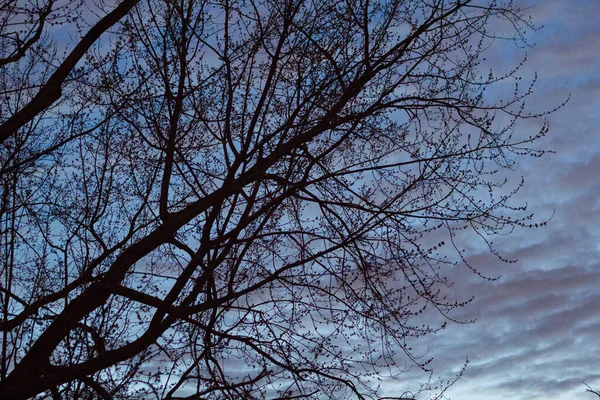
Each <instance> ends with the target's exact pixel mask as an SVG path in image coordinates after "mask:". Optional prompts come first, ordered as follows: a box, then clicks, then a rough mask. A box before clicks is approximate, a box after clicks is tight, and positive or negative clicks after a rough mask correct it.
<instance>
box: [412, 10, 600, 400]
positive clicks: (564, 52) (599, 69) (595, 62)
mask: <svg viewBox="0 0 600 400" xmlns="http://www.w3.org/2000/svg"><path fill="white" fill-rule="evenodd" d="M517 3H519V4H527V5H531V8H530V9H529V10H528V13H529V14H531V16H532V17H533V20H534V22H535V23H536V24H538V25H543V26H544V27H543V29H541V30H539V31H536V32H531V33H530V34H529V38H530V39H531V42H533V43H535V44H536V45H535V47H533V48H531V49H525V50H523V52H521V53H519V52H515V51H514V48H512V49H510V50H509V46H504V45H503V44H501V43H499V44H498V46H496V47H495V49H494V51H495V53H493V54H492V55H491V59H490V63H491V64H492V65H496V67H499V68H502V66H503V63H504V62H507V65H508V64H511V63H514V62H515V61H518V58H519V57H522V56H523V55H524V54H525V52H527V59H528V61H527V63H526V64H525V66H524V67H523V69H522V70H521V71H520V73H519V74H520V75H521V76H523V79H524V80H526V79H532V78H533V76H534V73H535V72H537V73H538V77H539V78H538V83H537V85H536V88H535V93H534V95H533V96H532V97H531V98H530V99H529V101H528V107H530V108H532V109H533V110H537V111H539V110H543V109H550V108H554V107H555V106H557V105H558V104H560V103H561V102H563V101H564V100H565V99H566V98H568V97H569V95H570V100H569V102H568V104H567V105H566V106H565V107H564V108H562V109H560V110H558V111H557V112H555V113H554V114H552V115H550V116H549V117H548V120H549V121H550V133H549V134H548V135H547V136H546V137H545V138H544V139H543V140H541V141H540V142H539V146H540V147H542V148H546V149H551V150H554V151H556V153H555V154H548V155H546V156H544V157H542V158H539V159H538V158H533V159H522V160H521V161H520V164H519V170H518V171H517V172H516V173H517V174H521V175H523V176H524V178H525V180H526V187H525V188H524V189H523V191H522V192H520V193H519V198H520V199H521V200H523V201H526V202H528V204H529V206H530V209H531V210H532V211H534V212H535V213H536V215H537V216H538V217H539V218H540V219H545V218H548V217H550V216H552V215H553V217H552V220H551V221H550V222H549V224H548V225H547V226H546V227H544V228H542V229H537V230H536V229H533V230H529V229H523V230H519V231H516V232H514V233H513V234H512V235H510V236H506V237H500V238H496V239H495V243H496V244H497V245H498V248H499V249H501V250H502V252H503V255H505V256H507V257H508V258H512V259H518V260H519V262H518V263H515V264H509V265H506V264H502V263H500V262H499V261H498V260H497V259H495V258H494V257H493V256H491V255H489V254H487V253H485V252H483V251H482V253H481V254H478V253H477V252H476V251H475V252H472V254H471V255H470V260H471V261H472V262H473V263H474V264H477V267H478V268H481V270H482V271H483V272H484V273H487V274H489V275H491V276H496V275H498V274H501V275H502V277H501V278H500V279H499V280H497V281H495V282H487V281H484V280H482V279H480V278H478V277H476V276H474V275H472V274H470V275H469V274H466V273H462V272H460V271H457V275H456V276H455V281H456V282H457V285H456V286H455V290H457V291H464V294H465V296H468V295H470V294H472V295H474V296H475V297H476V298H475V301H474V302H473V303H471V304H470V305H468V306H467V307H466V308H464V309H462V310H460V314H458V313H457V314H455V315H454V316H455V317H456V318H463V319H470V318H476V319H477V321H476V323H474V324H468V325H451V326H449V327H448V328H447V329H446V330H445V331H443V332H441V333H440V334H438V335H432V336H430V337H427V338H424V339H423V341H422V342H421V343H420V344H421V346H422V350H423V351H424V352H425V351H426V352H427V355H428V356H433V357H435V363H434V365H435V367H436V369H435V371H434V372H435V375H434V378H435V377H437V376H441V377H442V378H452V373H453V371H454V372H456V371H458V370H459V369H460V367H461V366H462V364H463V363H464V361H465V359H466V357H467V356H468V359H469V365H468V367H467V369H466V371H465V374H464V376H463V378H462V379H460V380H459V381H458V382H457V383H456V384H455V385H454V386H453V387H452V388H450V390H448V391H447V393H446V396H447V397H449V398H451V399H455V400H456V399H458V400H469V399H470V400H495V399H511V400H525V399H527V400H538V399H539V400H541V399H549V398H551V399H553V400H567V399H588V398H589V399H590V400H592V399H594V398H596V397H595V396H594V395H592V394H590V393H586V392H585V389H586V388H585V386H584V385H583V384H582V381H585V382H586V383H588V384H589V385H590V386H592V387H596V388H600V368H598V367H599V366H600V227H599V222H600V178H599V173H600V1H597V0H587V1H586V0H538V1H537V2H527V3H526V2H524V1H520V2H517ZM531 123H534V124H535V123H536V122H531ZM419 376H420V377H421V378H420V379H421V380H422V375H420V373H419V372H418V371H416V370H414V369H413V370H411V371H410V372H408V373H407V374H406V375H405V378H404V379H405V382H410V381H411V379H413V378H415V379H418V378H417V377H419ZM419 398H421V397H419ZM423 398H425V397H423Z"/></svg>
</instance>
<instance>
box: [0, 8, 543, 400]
mask: <svg viewBox="0 0 600 400" xmlns="http://www.w3.org/2000/svg"><path fill="white" fill-rule="evenodd" d="M37 4H38V3H36V5H35V6H33V5H30V6H20V5H19V3H18V2H8V3H7V5H4V6H1V8H0V14H1V16H2V22H1V24H2V25H0V29H1V30H2V36H1V38H0V44H1V45H0V68H1V79H0V92H1V93H2V98H1V99H0V102H1V110H2V112H1V115H0V142H1V150H0V180H1V183H2V186H1V187H2V191H1V195H2V196H1V198H0V202H1V204H0V226H1V228H0V229H1V237H0V241H1V243H0V244H1V246H2V251H1V257H2V259H1V263H2V264H1V268H2V269H1V276H2V286H1V292H2V293H1V294H2V301H1V305H0V307H1V313H2V317H1V321H0V330H1V331H2V333H3V336H2V357H1V371H0V373H1V382H0V396H3V397H2V398H10V399H23V398H29V397H33V396H36V395H39V396H41V397H44V396H45V397H48V396H50V397H53V398H57V399H58V398H92V397H94V398H105V399H110V398H128V397H131V396H133V397H134V398H167V399H175V398H234V399H239V398H263V397H270V398H281V399H292V398H310V397H315V398H316V397H318V396H323V395H328V396H331V397H333V398H343V397H351V398H355V397H365V398H367V397H376V396H377V395H378V390H379V387H378V379H379V378H380V377H381V376H387V377H390V376H392V377H398V376H400V375H401V373H402V371H403V368H404V364H403V363H404V362H405V361H406V360H409V362H411V363H415V364H416V365H418V366H420V367H422V368H423V369H428V368H429V365H430V362H431V360H429V359H423V358H421V357H419V356H418V355H417V354H415V353H414V352H413V351H412V349H411V342H412V341H413V340H414V339H416V338H418V337H420V336H423V335H426V334H428V333H431V332H434V331H437V330H439V329H442V328H443V327H444V326H445V322H443V321H444V319H443V318H441V320H442V321H440V324H439V325H437V326H429V325H422V322H420V320H419V315H421V314H422V313H423V312H424V311H425V310H426V309H431V308H433V309H436V310H437V311H439V313H441V315H442V316H446V317H448V313H449V312H450V311H452V310H453V309H455V308H457V307H461V306H463V305H464V304H465V303H466V302H468V301H470V299H468V298H467V299H461V298H460V296H457V297H456V298H449V297H446V294H447V293H448V292H449V291H448V290H446V288H448V287H450V286H451V285H452V282H450V281H449V279H448V278H447V276H446V275H447V274H446V272H447V269H448V268H447V267H451V266H454V265H463V266H465V267H467V268H471V269H472V270H473V272H475V273H478V274H479V272H478V271H477V270H476V269H475V266H472V265H470V264H469V263H468V262H467V260H466V259H464V253H463V251H462V247H461V240H463V236H464V235H462V233H461V232H462V231H463V230H467V231H470V232H471V233H473V234H475V235H478V237H480V238H481V239H482V240H483V241H484V243H486V244H487V245H488V246H489V248H490V251H492V252H493V253H494V254H496V255H497V256H498V258H499V260H503V261H507V262H508V260H504V259H503V258H502V256H501V255H500V254H499V253H498V252H497V251H496V249H495V248H494V247H493V244H492V242H491V240H490V239H489V235H492V234H494V233H506V232H510V231H511V230H512V229H514V228H515V227H520V226H530V225H531V224H532V222H531V214H529V212H528V211H527V210H526V207H524V206H521V205H515V204H513V203H512V196H513V195H514V194H515V193H516V191H517V190H518V189H519V188H520V187H521V186H522V184H523V183H522V182H518V183H517V184H512V186H511V183H509V181H508V179H507V177H510V176H511V170H512V169H513V167H514V166H515V165H516V162H517V160H518V159H519V157H522V156H528V155H529V156H539V155H541V154H543V151H540V150H535V149H533V148H532V147H530V144H531V143H532V142H534V141H535V140H536V139H538V138H539V137H541V136H543V135H544V134H545V133H546V131H547V125H546V124H545V123H543V124H542V123H540V124H539V130H537V131H535V132H533V134H531V133H530V132H527V133H523V132H522V131H521V130H520V128H518V126H517V123H518V122H519V121H520V120H523V119H525V118H533V119H536V118H538V117H540V115H531V114H528V113H527V112H526V111H525V108H524V105H523V102H524V99H525V98H526V97H527V96H528V95H529V94H530V93H531V89H532V86H533V84H531V85H526V86H525V87H524V88H521V87H520V86H519V85H518V83H519V81H518V78H517V77H516V75H515V74H516V73H517V70H518V66H517V69H515V70H513V71H512V72H510V73H508V74H505V75H501V76H494V75H493V74H492V73H491V72H490V73H489V74H488V73H487V72H485V73H483V75H482V72H481V71H480V70H481V68H480V62H482V60H483V55H482V54H483V52H484V51H485V49H486V48H487V47H489V45H490V44H491V42H492V41H493V40H495V39H499V36H500V31H501V30H503V29H508V28H510V33H509V34H508V35H507V37H508V38H510V40H513V41H515V42H517V44H518V43H521V42H522V41H523V40H524V39H523V36H522V35H523V32H524V29H527V28H531V27H532V26H531V24H530V23H529V21H528V19H526V18H525V17H524V16H523V15H522V13H521V11H520V10H519V9H518V8H517V7H516V6H514V5H513V4H511V3H510V2H509V3H507V4H499V3H498V2H496V1H490V2H484V1H469V0H459V1H442V0H412V1H408V0H404V1H400V0H386V1H369V0H348V1H339V0H335V1H334V0H312V1H304V0H285V1H270V0H245V1H242V0H239V1H238V0H221V1H215V2H210V1H206V0H179V1H172V0H168V1H163V2H158V1H154V0H147V1H144V2H138V1H131V0H124V1H122V2H121V3H119V4H118V5H116V6H114V5H113V6H111V5H103V4H102V3H100V4H99V5H95V6H91V5H86V6H84V5H81V4H79V3H75V2H73V3H71V2H65V3H61V5H60V6H59V5H58V4H57V3H56V2H54V1H52V0H48V1H47V2H46V3H44V5H42V6H39V5H37ZM27 7H29V8H27ZM86 7H87V8H86ZM92 7H97V8H92ZM102 7H104V9H103V8H102ZM111 7H114V8H111ZM489 26H494V27H495V29H497V30H498V32H491V31H488V27H489ZM507 27H508V28H507ZM70 40H72V41H73V43H71V41H70ZM64 48H67V51H65V52H64V54H63V51H62V50H61V49H64ZM69 49H71V50H69ZM513 80H514V91H513V92H512V94H511V96H509V97H505V98H504V99H503V100H502V101H498V102H497V103H495V102H491V101H490V100H488V97H487V96H486V95H485V93H486V90H487V89H489V88H490V87H494V86H495V85H496V86H498V87H499V88H504V87H505V86H506V85H507V84H512V83H513ZM529 126H530V127H531V126H532V125H529ZM188 396H189V397H188Z"/></svg>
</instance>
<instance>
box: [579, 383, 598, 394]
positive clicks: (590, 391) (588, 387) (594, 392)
mask: <svg viewBox="0 0 600 400" xmlns="http://www.w3.org/2000/svg"><path fill="white" fill-rule="evenodd" d="M582 383H583V384H584V385H585V387H587V389H585V391H586V392H587V393H591V394H595V395H596V396H598V397H600V391H597V390H594V389H592V388H591V387H590V385H588V384H587V383H585V382H582Z"/></svg>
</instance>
